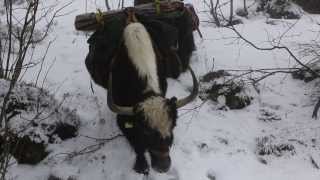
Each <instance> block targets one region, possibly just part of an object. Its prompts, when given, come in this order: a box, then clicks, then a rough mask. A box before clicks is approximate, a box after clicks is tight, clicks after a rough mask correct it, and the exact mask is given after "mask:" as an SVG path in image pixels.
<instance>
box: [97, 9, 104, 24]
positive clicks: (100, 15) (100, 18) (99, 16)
mask: <svg viewBox="0 0 320 180" xmlns="http://www.w3.org/2000/svg"><path fill="white" fill-rule="evenodd" d="M96 21H97V24H99V25H100V26H102V27H103V26H104V19H103V13H102V12H101V10H100V9H97V13H96Z"/></svg>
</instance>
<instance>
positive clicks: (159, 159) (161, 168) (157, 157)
mask: <svg viewBox="0 0 320 180" xmlns="http://www.w3.org/2000/svg"><path fill="white" fill-rule="evenodd" d="M150 156H151V166H152V168H153V169H154V170H155V171H157V172H159V173H165V172H167V171H168V170H169V169H170V166H171V158H170V155H169V151H167V152H161V151H150Z"/></svg>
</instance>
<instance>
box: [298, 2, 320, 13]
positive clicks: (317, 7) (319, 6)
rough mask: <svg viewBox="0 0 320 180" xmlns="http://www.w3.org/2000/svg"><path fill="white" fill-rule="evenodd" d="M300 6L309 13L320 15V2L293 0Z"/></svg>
mask: <svg viewBox="0 0 320 180" xmlns="http://www.w3.org/2000/svg"><path fill="white" fill-rule="evenodd" d="M293 1H294V2H295V3H297V4H298V5H299V6H301V7H302V8H303V10H305V11H307V12H308V13H314V14H319V13H320V1H319V0H293Z"/></svg>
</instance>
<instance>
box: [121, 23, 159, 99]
mask: <svg viewBox="0 0 320 180" xmlns="http://www.w3.org/2000/svg"><path fill="white" fill-rule="evenodd" d="M124 43H125V46H126V47H127V50H128V55H129V59H130V60H131V61H132V64H133V65H134V66H135V68H136V69H137V71H138V75H139V77H140V78H141V79H145V80H146V81H147V87H146V89H145V91H153V92H155V93H159V94H160V93H161V90H160V86H159V79H158V74H157V62H156V55H155V51H154V49H153V46H152V41H151V38H150V35H149V33H148V32H147V30H146V28H145V27H144V26H143V25H142V24H141V23H131V24H129V25H128V26H127V27H126V28H125V29H124Z"/></svg>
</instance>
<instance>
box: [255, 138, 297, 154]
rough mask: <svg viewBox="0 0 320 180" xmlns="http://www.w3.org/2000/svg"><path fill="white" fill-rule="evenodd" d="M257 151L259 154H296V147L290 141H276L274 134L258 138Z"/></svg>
mask: <svg viewBox="0 0 320 180" xmlns="http://www.w3.org/2000/svg"><path fill="white" fill-rule="evenodd" d="M256 142H257V147H256V153H257V155H259V156H266V155H273V156H277V157H280V156H283V155H284V154H286V153H289V154H292V155H293V154H295V147H294V146H293V145H292V144H289V143H280V142H275V137H274V136H264V137H260V138H257V139H256Z"/></svg>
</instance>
